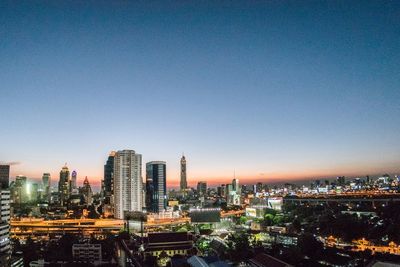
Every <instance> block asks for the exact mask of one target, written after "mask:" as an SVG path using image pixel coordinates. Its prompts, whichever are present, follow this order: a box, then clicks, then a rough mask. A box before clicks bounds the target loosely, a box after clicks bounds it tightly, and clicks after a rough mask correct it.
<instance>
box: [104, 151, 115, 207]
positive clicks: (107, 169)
mask: <svg viewBox="0 0 400 267" xmlns="http://www.w3.org/2000/svg"><path fill="white" fill-rule="evenodd" d="M114 157H115V151H112V152H111V153H110V155H109V156H108V159H107V162H106V164H105V165H104V202H105V204H111V199H112V195H113V188H114V186H113V184H114V181H113V180H114V179H113V176H114Z"/></svg>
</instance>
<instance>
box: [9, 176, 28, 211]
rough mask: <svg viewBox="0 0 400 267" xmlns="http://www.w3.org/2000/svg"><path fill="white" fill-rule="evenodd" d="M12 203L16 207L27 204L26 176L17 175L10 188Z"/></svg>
mask: <svg viewBox="0 0 400 267" xmlns="http://www.w3.org/2000/svg"><path fill="white" fill-rule="evenodd" d="M10 191H11V199H12V202H13V203H15V204H18V205H21V204H23V203H26V202H28V200H29V198H28V184H27V181H26V176H23V175H17V177H16V178H15V183H13V185H12V187H11V188H10Z"/></svg>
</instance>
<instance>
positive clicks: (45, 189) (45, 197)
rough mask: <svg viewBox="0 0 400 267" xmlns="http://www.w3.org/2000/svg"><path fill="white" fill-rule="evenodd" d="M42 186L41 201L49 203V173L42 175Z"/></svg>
mask: <svg viewBox="0 0 400 267" xmlns="http://www.w3.org/2000/svg"><path fill="white" fill-rule="evenodd" d="M42 184H43V197H42V199H43V200H44V201H46V202H50V196H51V176H50V173H43V176H42Z"/></svg>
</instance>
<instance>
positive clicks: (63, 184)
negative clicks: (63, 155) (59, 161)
mask: <svg viewBox="0 0 400 267" xmlns="http://www.w3.org/2000/svg"><path fill="white" fill-rule="evenodd" d="M70 186H71V181H70V176H69V170H68V167H67V164H65V165H64V167H62V169H61V171H60V181H59V182H58V193H59V195H60V204H61V205H62V206H64V205H66V204H67V202H68V199H69V197H70V193H71V189H70Z"/></svg>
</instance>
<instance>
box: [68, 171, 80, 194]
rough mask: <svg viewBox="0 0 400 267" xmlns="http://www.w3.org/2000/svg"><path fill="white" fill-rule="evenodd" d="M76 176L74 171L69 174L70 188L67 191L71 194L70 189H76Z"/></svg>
mask: <svg viewBox="0 0 400 267" xmlns="http://www.w3.org/2000/svg"><path fill="white" fill-rule="evenodd" d="M77 176H78V173H77V172H76V171H73V172H72V174H71V188H70V189H69V191H70V192H71V191H72V189H75V188H77V187H76V178H77Z"/></svg>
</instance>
